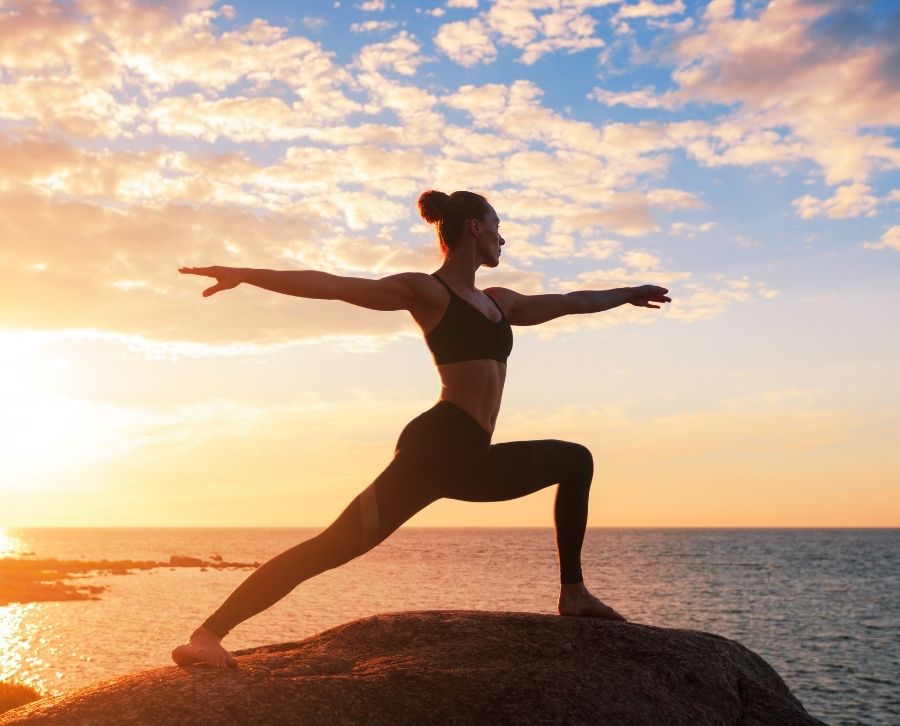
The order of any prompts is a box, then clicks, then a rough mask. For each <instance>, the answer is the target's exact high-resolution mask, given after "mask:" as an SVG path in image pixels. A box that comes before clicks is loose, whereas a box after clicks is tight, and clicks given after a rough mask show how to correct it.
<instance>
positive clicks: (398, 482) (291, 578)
mask: <svg viewBox="0 0 900 726" xmlns="http://www.w3.org/2000/svg"><path fill="white" fill-rule="evenodd" d="M419 211H420V212H421V214H422V216H423V217H424V218H425V220H426V221H427V222H429V223H433V224H436V225H437V233H438V240H439V243H440V247H441V250H442V252H443V255H444V261H443V264H442V265H441V266H440V268H439V269H438V270H437V271H436V272H434V273H433V274H430V275H429V274H425V273H419V272H403V273H399V274H396V275H390V276H388V277H384V278H382V279H380V280H371V279H364V278H354V277H344V276H339V275H332V274H329V273H325V272H318V271H314V270H299V271H274V270H257V269H241V268H231V267H183V268H181V269H180V270H179V272H182V273H184V274H191V275H205V276H207V277H212V278H215V280H216V284H215V285H213V286H212V287H209V288H208V289H206V290H204V292H203V295H204V296H209V295H212V294H214V293H217V292H221V291H222V290H229V289H231V288H233V287H237V286H238V285H240V284H241V283H246V284H249V285H255V286H257V287H261V288H263V289H265V290H272V291H274V292H279V293H284V294H286V295H295V296H298V297H305V298H319V299H329V300H342V301H344V302H348V303H351V304H353V305H358V306H361V307H364V308H370V309H373V310H407V311H409V313H410V314H411V315H412V317H413V319H414V320H415V322H416V323H417V324H418V325H419V327H420V328H421V329H422V332H423V334H424V336H425V341H426V343H427V345H428V347H429V349H430V350H431V353H432V355H433V356H434V362H435V365H436V366H437V369H438V374H439V377H440V380H441V392H440V396H439V399H438V401H437V403H436V404H435V405H434V406H433V407H431V408H430V409H428V410H427V411H425V412H424V413H422V414H420V415H418V416H416V417H415V418H414V419H413V420H412V421H410V422H409V423H408V424H407V425H406V427H405V428H404V429H403V431H402V432H401V433H400V436H399V438H398V440H397V444H396V447H395V450H394V456H393V458H392V459H391V461H390V463H389V464H388V465H387V467H386V468H385V469H384V471H382V472H381V473H380V474H379V475H378V476H377V477H376V478H375V479H374V480H373V481H372V482H371V483H370V484H369V485H368V486H367V487H366V488H365V489H363V490H362V491H361V492H360V494H359V495H358V496H357V497H356V498H354V499H353V501H351V502H350V504H349V505H348V506H347V507H346V508H345V509H344V510H343V512H341V514H340V515H338V517H337V519H335V521H334V522H333V523H332V524H330V525H329V526H328V527H327V528H325V529H324V530H323V531H322V532H320V533H319V534H317V535H316V536H314V537H312V538H310V539H308V540H306V541H304V542H301V543H300V544H298V545H296V546H294V547H292V548H291V549H289V550H286V551H285V552H282V553H281V554H279V555H277V556H275V557H273V558H272V559H271V560H269V561H268V562H266V563H265V564H263V565H262V566H261V567H259V568H258V569H256V570H255V571H254V572H253V573H251V574H250V575H249V576H248V577H247V579H246V580H245V581H244V582H243V583H242V584H241V585H240V586H239V587H238V588H237V589H236V590H235V591H234V592H233V593H232V594H231V595H229V596H228V598H227V599H226V600H225V602H224V603H222V605H221V606H220V607H219V609H218V610H216V611H215V612H214V613H213V614H212V615H210V616H209V617H208V618H207V619H206V620H205V621H204V622H203V624H202V625H200V626H199V627H198V628H197V629H196V630H195V631H194V632H193V633H192V634H191V636H190V639H189V641H188V642H187V643H185V644H184V645H179V646H178V647H176V648H175V649H174V650H173V651H172V658H173V659H174V660H175V662H176V663H178V664H179V665H188V664H192V663H207V664H209V665H213V666H232V665H234V664H235V660H234V658H233V656H232V655H231V654H230V653H229V652H228V651H227V650H225V648H224V647H223V646H222V645H221V640H222V638H223V637H224V636H225V635H227V634H228V632H229V631H230V630H232V629H233V628H234V627H235V626H236V625H238V624H239V623H241V622H243V621H244V620H246V619H247V618H249V617H251V616H253V615H255V614H257V613H259V612H262V611H263V610H265V609H267V608H268V607H270V606H272V605H273V604H274V603H276V602H277V601H279V600H280V599H281V598H283V597H284V596H285V595H287V594H288V593H289V592H291V590H293V589H294V588H295V587H296V586H297V585H299V584H300V583H301V582H303V581H304V580H307V579H309V578H311V577H313V576H315V575H318V574H319V573H321V572H324V571H325V570H328V569H331V568H334V567H338V566H340V565H342V564H344V563H345V562H347V561H349V560H351V559H353V558H354V557H358V556H359V555H362V554H363V553H365V552H367V551H368V550H370V549H372V548H373V547H375V546H376V545H377V544H379V543H380V542H382V541H383V540H384V539H386V538H387V537H388V536H389V535H390V534H391V533H392V532H394V531H395V530H396V529H397V528H398V527H400V525H402V524H403V523H404V522H406V521H407V520H408V519H409V518H410V517H412V516H413V515H414V514H416V513H417V512H418V511H420V510H421V509H423V508H424V507H426V506H428V505H429V504H431V503H432V502H434V501H436V500H438V499H441V498H444V497H446V498H450V499H460V500H464V501H470V502H479V501H480V502H487V501H501V500H508V499H515V498H517V497H522V496H525V495H526V494H531V493H532V492H536V491H538V490H539V489H543V488H544V487H547V486H549V485H551V484H558V488H557V493H556V500H555V504H554V523H555V528H556V543H557V550H558V555H559V567H560V583H561V585H560V595H559V602H558V611H559V613H560V614H561V615H572V616H589V617H599V618H606V619H610V620H624V619H625V618H624V617H622V616H621V615H620V614H619V613H617V612H616V611H615V610H614V609H613V608H611V607H610V606H608V605H606V604H605V603H603V602H602V601H601V600H599V599H598V598H597V597H595V596H594V595H593V594H591V593H590V591H588V589H587V587H586V586H585V584H584V580H583V578H582V573H581V546H582V541H583V539H584V532H585V527H586V526H587V514H588V496H589V493H590V486H591V479H592V476H593V459H592V456H591V453H590V451H589V450H588V449H587V448H585V447H584V446H582V445H581V444H577V443H570V442H567V441H559V440H556V439H544V440H535V441H512V442H507V443H499V444H492V443H491V437H492V434H493V431H494V424H495V422H496V420H497V414H498V412H499V410H500V400H501V396H502V394H503V384H504V381H505V378H506V361H507V358H508V356H509V354H510V351H511V350H512V345H513V336H512V328H511V326H512V325H538V324H539V323H544V322H547V321H548V320H553V319H554V318H558V317H561V316H563V315H572V314H578V313H594V312H600V311H603V310H608V309H610V308H614V307H617V306H619V305H623V304H625V303H630V304H632V305H637V306H640V307H648V308H658V307H660V306H659V305H653V304H652V303H654V302H656V303H666V302H670V298H668V297H666V293H667V292H668V290H666V289H665V288H662V287H657V286H655V285H643V286H641V287H634V288H619V289H615V290H584V291H579V292H572V293H568V294H550V295H523V294H519V293H517V292H515V291H513V290H509V289H506V288H501V287H493V288H489V289H486V290H479V289H478V288H476V287H475V273H476V271H477V270H478V268H479V267H481V266H482V265H484V266H486V267H497V266H498V265H499V264H500V255H501V248H502V247H503V245H504V244H505V240H504V239H503V237H502V236H501V235H500V230H499V226H500V220H499V218H498V217H497V213H496V212H495V211H494V208H493V207H492V206H491V205H490V204H489V203H488V202H487V200H486V199H485V198H484V197H483V196H481V195H479V194H474V193H472V192H466V191H458V192H454V193H453V194H450V195H447V194H444V193H443V192H438V191H434V190H429V191H427V192H425V193H424V194H422V195H421V196H420V197H419Z"/></svg>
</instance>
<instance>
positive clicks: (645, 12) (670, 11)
mask: <svg viewBox="0 0 900 726" xmlns="http://www.w3.org/2000/svg"><path fill="white" fill-rule="evenodd" d="M683 12H684V3H683V2H682V1H681V0H674V2H671V3H668V4H665V3H663V4H657V3H655V2H652V0H640V1H639V2H637V3H635V4H633V5H626V4H623V5H621V6H620V7H619V9H618V10H617V11H616V14H615V15H614V16H613V18H612V21H613V22H618V21H620V20H623V19H626V18H627V19H629V20H630V19H632V18H664V17H666V16H667V15H681V13H683Z"/></svg>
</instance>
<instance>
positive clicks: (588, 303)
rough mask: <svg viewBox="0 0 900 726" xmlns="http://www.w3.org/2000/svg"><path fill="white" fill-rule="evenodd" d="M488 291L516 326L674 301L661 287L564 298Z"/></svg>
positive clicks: (586, 292) (580, 293) (589, 292)
mask: <svg viewBox="0 0 900 726" xmlns="http://www.w3.org/2000/svg"><path fill="white" fill-rule="evenodd" d="M488 291H490V292H491V294H492V295H493V296H494V297H495V298H496V299H497V300H498V301H499V302H500V303H501V305H502V306H503V307H504V308H505V309H506V318H507V320H509V322H510V323H512V324H513V325H539V324H540V323H546V322H547V321H548V320H554V319H555V318H560V317H562V316H563V315H583V314H585V313H599V312H602V311H604V310H610V309H612V308H616V307H619V305H625V304H626V303H629V304H631V305H637V306H638V307H644V308H658V307H660V306H659V305H653V304H652V303H667V302H672V299H671V298H669V297H667V296H666V293H668V292H669V291H668V290H667V289H666V288H664V287H659V286H658V285H641V286H640V287H620V288H616V289H614V290H579V291H577V292H570V293H567V294H564V295H560V294H551V295H522V294H520V293H517V292H515V291H514V290H508V289H506V288H503V287H494V288H488Z"/></svg>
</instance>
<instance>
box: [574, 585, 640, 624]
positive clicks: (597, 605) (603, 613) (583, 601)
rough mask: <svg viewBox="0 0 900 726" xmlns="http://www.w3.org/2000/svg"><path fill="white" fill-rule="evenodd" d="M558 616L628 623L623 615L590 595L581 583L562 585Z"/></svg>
mask: <svg viewBox="0 0 900 726" xmlns="http://www.w3.org/2000/svg"><path fill="white" fill-rule="evenodd" d="M559 614H560V615H574V616H577V617H586V618H602V619H603V620H621V621H624V622H628V621H627V620H626V619H625V617H624V616H623V615H621V614H620V613H618V612H616V611H615V610H613V609H612V608H611V607H610V606H609V605H607V604H606V603H605V602H603V601H602V600H600V598H597V597H595V596H594V595H592V594H591V593H590V592H589V591H588V589H587V588H586V587H585V586H584V583H583V582H579V583H578V584H577V585H563V586H562V587H561V588H560V591H559Z"/></svg>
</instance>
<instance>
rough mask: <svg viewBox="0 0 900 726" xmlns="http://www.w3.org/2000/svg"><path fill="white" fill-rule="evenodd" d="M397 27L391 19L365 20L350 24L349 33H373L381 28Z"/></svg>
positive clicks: (391, 28) (390, 28)
mask: <svg viewBox="0 0 900 726" xmlns="http://www.w3.org/2000/svg"><path fill="white" fill-rule="evenodd" d="M396 27H397V23H395V22H394V21H393V20H366V21H365V22H363V23H353V24H351V25H350V32H351V33H375V32H379V31H382V30H393V29H394V28H396Z"/></svg>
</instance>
